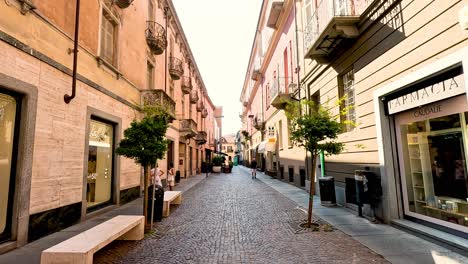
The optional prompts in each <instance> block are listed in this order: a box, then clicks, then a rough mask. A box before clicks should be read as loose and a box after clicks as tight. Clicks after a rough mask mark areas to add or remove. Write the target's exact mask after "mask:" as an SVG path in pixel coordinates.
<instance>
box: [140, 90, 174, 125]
mask: <svg viewBox="0 0 468 264" xmlns="http://www.w3.org/2000/svg"><path fill="white" fill-rule="evenodd" d="M141 101H142V105H144V106H159V107H161V108H162V109H164V110H165V111H166V112H167V113H168V114H169V116H170V117H171V119H172V120H174V119H175V106H176V103H175V101H174V100H172V98H171V97H170V96H169V95H168V94H166V92H164V90H143V91H142V92H141Z"/></svg>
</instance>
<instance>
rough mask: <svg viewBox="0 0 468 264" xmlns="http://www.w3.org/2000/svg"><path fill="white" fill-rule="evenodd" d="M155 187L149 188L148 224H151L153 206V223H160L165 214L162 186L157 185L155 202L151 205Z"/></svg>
mask: <svg viewBox="0 0 468 264" xmlns="http://www.w3.org/2000/svg"><path fill="white" fill-rule="evenodd" d="M153 186H154V185H151V186H149V187H148V197H149V198H148V200H149V201H148V222H151V206H153V208H154V212H153V222H160V221H161V220H162V214H163V203H164V189H163V187H162V186H160V185H156V189H155V190H154V202H153V203H151V198H152V197H153Z"/></svg>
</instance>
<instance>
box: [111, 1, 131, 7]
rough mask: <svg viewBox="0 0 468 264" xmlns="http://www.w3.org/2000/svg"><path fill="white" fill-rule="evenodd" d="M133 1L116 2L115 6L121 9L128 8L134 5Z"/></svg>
mask: <svg viewBox="0 0 468 264" xmlns="http://www.w3.org/2000/svg"><path fill="white" fill-rule="evenodd" d="M132 2H133V0H115V4H116V5H117V6H119V7H120V8H127V7H129V6H130V5H131V4H132Z"/></svg>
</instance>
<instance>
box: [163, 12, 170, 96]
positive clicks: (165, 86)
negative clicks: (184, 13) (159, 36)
mask: <svg viewBox="0 0 468 264" xmlns="http://www.w3.org/2000/svg"><path fill="white" fill-rule="evenodd" d="M168 9H169V7H167V6H166V7H164V18H165V19H166V25H165V34H166V41H167V10H168ZM166 43H167V42H166ZM169 48H170V47H169ZM164 55H165V56H164V92H165V93H166V94H167V48H166V52H165V54H164Z"/></svg>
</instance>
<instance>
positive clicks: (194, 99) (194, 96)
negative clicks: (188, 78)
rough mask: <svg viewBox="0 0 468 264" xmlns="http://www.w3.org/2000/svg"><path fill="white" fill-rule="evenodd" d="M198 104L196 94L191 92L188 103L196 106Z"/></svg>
mask: <svg viewBox="0 0 468 264" xmlns="http://www.w3.org/2000/svg"><path fill="white" fill-rule="evenodd" d="M197 102H198V92H197V91H195V90H193V91H191V92H190V103H192V104H196V103H197Z"/></svg>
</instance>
